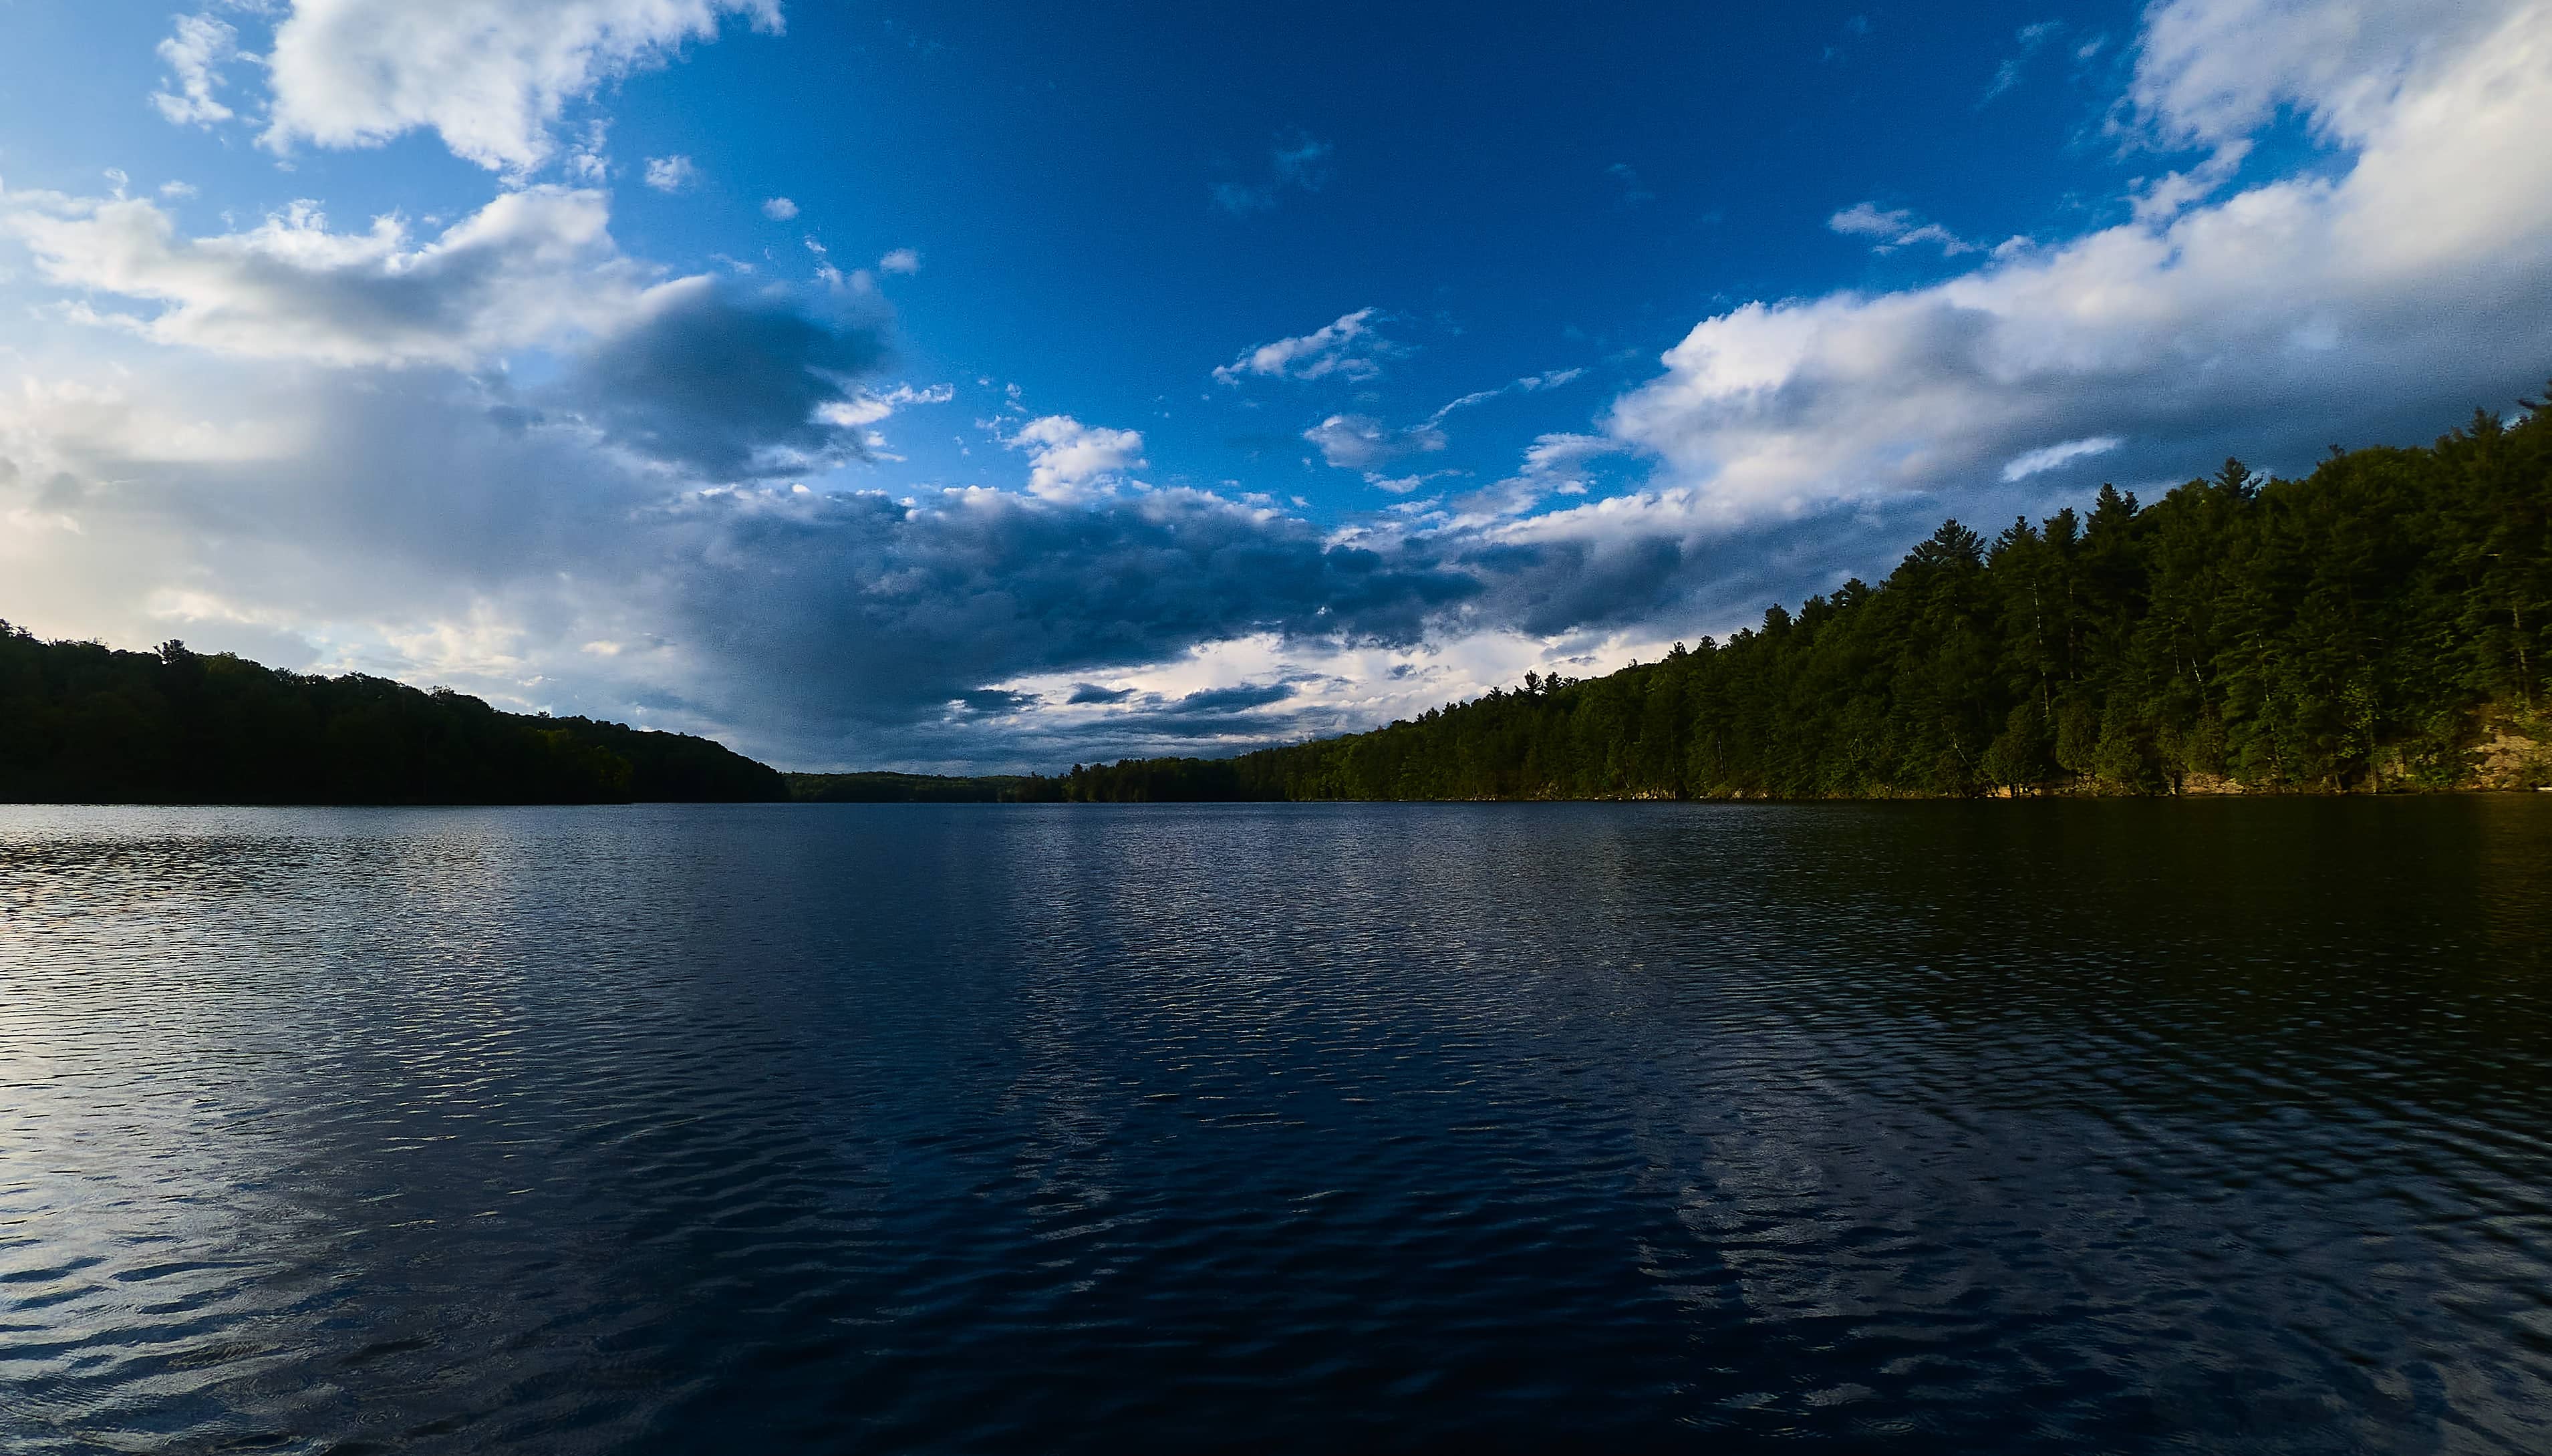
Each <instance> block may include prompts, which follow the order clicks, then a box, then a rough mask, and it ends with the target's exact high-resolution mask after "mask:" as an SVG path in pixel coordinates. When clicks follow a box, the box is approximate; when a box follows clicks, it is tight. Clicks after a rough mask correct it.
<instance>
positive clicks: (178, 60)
mask: <svg viewBox="0 0 2552 1456" xmlns="http://www.w3.org/2000/svg"><path fill="white" fill-rule="evenodd" d="M238 57H239V32H237V31H235V30H233V29H231V28H230V27H229V26H227V25H225V24H223V23H222V22H220V21H217V20H215V19H213V18H212V17H211V16H209V15H181V16H179V17H177V21H176V29H175V31H174V32H173V33H172V34H171V35H170V36H169V37H168V39H166V40H164V41H162V42H160V59H161V60H163V61H165V62H167V65H168V74H169V76H170V78H171V79H172V81H173V82H174V84H175V87H176V89H175V90H173V91H169V90H164V89H163V90H159V91H154V92H152V93H151V104H152V105H153V106H155V107H157V108H159V111H160V115H161V116H163V117H166V118H167V119H168V120H169V121H170V122H172V123H174V124H176V125H178V126H181V127H209V126H211V125H213V124H214V123H215V122H226V121H229V120H230V119H231V117H232V116H233V115H235V113H234V112H233V111H232V110H231V109H230V108H229V107H227V106H224V105H223V104H222V103H221V102H220V101H219V100H217V99H215V98H214V96H213V92H214V91H215V90H216V89H218V88H219V87H220V86H221V85H222V84H223V82H222V75H221V68H222V67H223V66H224V65H226V64H228V63H229V62H231V61H232V60H235V59H237V58H238Z"/></svg>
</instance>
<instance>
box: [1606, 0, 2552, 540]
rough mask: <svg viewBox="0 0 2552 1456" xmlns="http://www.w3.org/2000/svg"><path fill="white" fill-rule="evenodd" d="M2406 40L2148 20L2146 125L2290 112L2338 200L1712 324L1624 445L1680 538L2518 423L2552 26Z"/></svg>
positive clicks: (2549, 192)
mask: <svg viewBox="0 0 2552 1456" xmlns="http://www.w3.org/2000/svg"><path fill="white" fill-rule="evenodd" d="M2397 10H2398V11H2399V12H2400V13H2394V12H2393V11H2392V10H2391V9H2387V8H2386V7H2372V6H2370V7H2358V8H2351V7H2349V6H2345V5H2338V6H2328V7H2313V8H2311V9H2310V10H2309V11H2306V10H2302V9H2298V8H2297V7H2292V6H2286V5H2281V4H2270V3H2266V0H2242V3H2233V0H2175V3H2170V4H2165V5H2162V6H2160V7H2157V8H2156V9H2155V10H2154V11H2153V12H2151V14H2150V15H2149V18H2148V26H2149V35H2148V40H2147V43H2146V50H2145V52H2144V54H2143V55H2142V57H2141V59H2140V61H2139V66H2138V80H2137V83H2136V95H2137V97H2138V98H2139V104H2140V105H2141V106H2142V107H2143V108H2144V114H2145V115H2146V116H2147V117H2148V119H2149V124H2150V125H2152V126H2154V127H2156V128H2159V129H2162V130H2163V131H2165V132H2168V133H2171V134H2174V135H2177V136H2179V137H2180V139H2181V140H2182V141H2185V142H2189V143H2191V144H2196V145H2206V146H2211V147H2216V148H2219V149H2220V148H2222V147H2225V146H2228V145H2239V143H2240V142H2241V141H2242V140H2243V139H2242V138H2241V137H2240V136H2238V135H2236V134H2235V133H2234V132H2233V131H2232V130H2231V129H2232V128H2235V127H2238V126H2240V125H2244V124H2253V123H2259V122H2262V121H2264V120H2265V119H2266V118H2267V117H2268V116H2269V115H2270V111H2269V110H2268V108H2269V107H2270V105H2271V104H2272V102H2273V101H2279V102H2283V103H2286V104H2291V105H2293V106H2295V107H2296V108H2297V109H2298V110H2299V111H2300V112H2302V113H2303V114H2305V115H2306V116H2308V117H2309V118H2311V119H2312V125H2313V126H2314V127H2315V128H2316V129H2317V130H2318V131H2319V132H2320V133H2321V134H2323V135H2325V136H2326V137H2328V138H2330V139H2332V140H2333V141H2334V142H2341V143H2345V145H2346V147H2347V149H2348V151H2349V153H2351V154H2353V155H2351V156H2346V157H2344V158H2342V160H2343V162H2344V165H2342V166H2341V167H2339V168H2337V169H2336V171H2335V172H2334V173H2332V174H2328V175H2316V174H2313V173H2312V172H2307V173H2305V174H2302V175H2297V176H2293V177H2288V178H2285V179H2280V180H2274V181H2267V182H2263V183H2260V184H2258V185H2256V186H2253V187H2250V188H2249V189H2247V190H2244V191H2241V192H2238V193H2235V194H2233V195H2230V196H2227V197H2224V198H2222V199H2221V200H2220V201H2217V202H2213V203H2209V204H2205V205H2194V206H2186V207H2182V208H2175V209H2173V210H2172V211H2171V215H2170V216H2169V217H2168V219H2167V220H2165V219H2159V218H2157V217H2156V216H2155V215H2154V214H2153V213H2151V212H2148V213H2146V214H2145V215H2144V216H2141V217H2139V218H2138V219H2137V220H2135V221H2131V222H2129V223H2126V224H2122V225H2119V226H2116V227H2112V228H2107V229H2104V230H2102V231H2099V232H2095V233H2092V234H2090V235H2088V236H2085V237H2082V238H2079V239H2076V240H2074V241H2073V242H2071V243H2068V244H2064V245H2062V246H2053V247H2043V248H2036V249H2025V250H2015V251H2013V252H2010V253H2007V254H2003V255H2001V256H1999V257H1998V258H1997V259H1996V260H1993V261H1990V262H1987V263H1985V264H1984V265H1982V266H1980V267H1977V268H1976V269H1974V270H1973V271H1971V272H1968V273H1967V274H1965V275H1962V276H1960V277H1956V278H1953V279H1950V280H1948V281H1946V282H1943V283H1940V284H1937V285H1934V286H1931V287H1926V288H1919V289H1913V290H1908V291H1902V292H1892V293H1879V294H1862V293H1850V292H1847V293H1835V294H1829V295H1826V296H1824V297H1819V298H1810V299H1803V300H1790V301H1784V302H1780V303H1772V304H1766V303H1753V304H1748V305H1746V306H1745V307H1742V308H1739V309H1736V310H1733V311H1731V312H1729V313H1725V314H1722V315H1719V316H1717V317H1715V318H1711V319H1707V320H1704V321H1703V322H1702V323H1700V324H1699V325H1698V326H1696V327H1695V328H1694V329H1693V330H1692V331H1691V333H1690V334H1689V335H1688V336H1687V337H1686V338H1685V339H1684V340H1683V342H1682V343H1680V344H1678V345H1676V346H1675V347H1674V349H1672V350H1671V351H1669V352H1668V353H1667V354H1666V355H1665V357H1664V360H1663V363H1664V364H1665V372H1664V373H1663V374H1662V375H1661V376H1660V377H1658V378H1656V379H1655V380H1653V381H1652V382H1650V383H1648V384H1647V385H1645V386H1643V387H1641V388H1639V389H1636V390H1634V391H1632V392H1631V393H1629V394H1627V395H1624V396H1623V397H1622V398H1620V399H1619V400H1617V401H1616V402H1615V403H1614V405H1613V407H1612V409H1611V411H1610V413H1609V415H1608V416H1607V417H1606V421H1605V425H1606V428H1607V430H1608V432H1609V433H1610V434H1611V435H1612V436H1613V437H1614V438H1616V439H1617V440H1620V441H1621V442H1623V443H1625V444H1628V445H1632V446H1635V447H1637V448H1639V449H1641V450H1643V451H1646V452H1648V453H1649V454H1650V455H1652V456H1653V457H1654V459H1655V460H1656V461H1657V463H1658V466H1659V473H1658V477H1657V483H1658V489H1657V491H1656V492H1655V493H1654V496H1653V498H1652V501H1651V504H1652V506H1653V507H1654V508H1655V509H1656V510H1657V511H1658V512H1659V513H1660V515H1659V519H1660V521H1664V520H1665V519H1667V518H1669V517H1672V518H1677V519H1688V520H1693V521H1700V520H1709V521H1715V522H1717V523H1719V525H1721V526H1723V527H1724V526H1726V525H1729V524H1732V523H1734V522H1737V521H1741V520H1753V519H1761V518H1764V517H1765V516H1777V515H1780V514H1783V513H1789V512H1796V511H1800V510H1805V509H1809V508H1811V507H1813V506H1816V505H1817V504H1819V503H1822V502H1832V501H1839V500H1870V499H1878V498H1885V497H1889V496H1898V495H1902V494H1903V493H1906V492H1930V491H1940V490H1944V489H1949V488H1953V487H1956V486H1959V485H1960V484H1961V483H1962V482H1976V481H1981V480H1989V479H1992V478H1993V477H1994V476H1996V475H1997V474H1998V473H1999V471H2000V470H2001V468H2002V467H2003V465H2004V463H2006V462H2010V461H2013V460H2014V459H2015V458H2016V457H2022V456H2024V455H2025V454H2026V453H2028V452H2030V451H2033V450H2037V449H2040V448H2042V446H2043V443H2044V442H2046V441H2050V440H2057V441H2081V440H2086V439H2094V438H2107V437H2116V438H2119V439H2121V440H2123V441H2125V442H2127V443H2126V444H2124V445H2122V446H2121V447H2120V448H2119V450H2118V451H2117V452H2116V454H2117V455H2118V457H2119V464H2118V466H2117V467H2116V468H2118V469H2119V470H2120V471H2122V472H2132V471H2136V470H2147V471H2153V472H2156V473H2160V472H2163V471H2172V472H2175V473H2176V472H2179V471H2181V470H2185V469H2186V468H2188V462H2189V460H2190V459H2191V458H2192V457H2194V458H2195V459H2197V460H2199V461H2203V460H2204V459H2206V458H2208V456H2209V455H2210V454H2213V455H2219V456H2220V455H2221V454H2222V453H2224V451H2225V450H2226V449H2227V448H2228V447H2239V448H2240V449H2242V451H2243V452H2244V453H2245V454H2253V453H2254V452H2286V451H2291V452H2296V454H2295V455H2288V456H2283V457H2270V458H2268V459H2266V461H2265V463H2270V464H2276V463H2278V460H2279V459H2284V460H2286V461H2287V462H2289V463H2292V464H2297V465H2300V464H2302V463H2303V462H2304V461H2306V460H2309V459H2310V457H2311V455H2313V454H2318V452H2319V448H2320V446H2321V445H2323V444H2325V443H2328V442H2329V441H2331V440H2335V439H2345V440H2365V439H2368V438H2369V433H2368V432H2370V431H2376V430H2382V431H2392V430H2394V429H2397V428H2401V427H2403V425H2406V424H2407V422H2412V421H2418V422H2422V423H2420V424H2417V425H2410V426H2408V427H2409V428H2417V429H2421V430H2426V429H2433V428H2434V426H2433V422H2434V421H2435V420H2437V419H2439V418H2445V417H2451V416H2452V415H2453V414H2457V413H2460V412H2462V411H2463V410H2466V409H2469V408H2470V407H2471V406H2472V405H2473V404H2474V403H2476V402H2482V401H2490V400H2499V399H2505V398H2508V397H2511V396H2512V395H2513V394H2514V393H2515V392H2516V391H2518V390H2520V389H2522V388H2523V387H2525V386H2526V385H2527V384H2528V383H2529V382H2531V381H2532V380H2533V379H2534V377H2535V376H2536V375H2539V374H2540V373H2541V372H2543V367H2544V365H2543V360H2544V354H2543V340H2544V338H2545V337H2546V335H2547V330H2546V325H2547V323H2552V149H2546V148H2544V147H2543V146H2542V145H2541V140H2540V139H2541V138H2542V137H2543V136H2544V135H2546V134H2547V133H2552V9H2547V8H2546V7H2543V6H2541V5H2538V4H2520V3H2512V0H2502V3H2498V4H2490V5H2472V6H2468V7H2453V6H2430V5H2410V6H2402V7H2398V8H2397ZM2450 11H2451V12H2452V15H2451V18H2450V19H2449V18H2448V14H2447V13H2448V12H2450ZM2404 15H2417V16H2422V17H2425V18H2427V19H2428V20H2430V21H2433V22H2436V24H2435V25H2434V27H2433V28H2432V29H2430V30H2427V31H2424V32H2422V31H2419V30H2417V29H2416V28H2413V27H2410V26H2408V25H2406V24H2405V22H2404V19H2403V17H2404ZM2334 16H2336V17H2337V18H2336V19H2334V18H2333V17H2334ZM2352 27H2354V28H2353V29H2352ZM2371 36H2382V37H2386V38H2389V40H2390V42H2391V44H2390V45H2373V44H2370V42H2369V37H2371ZM2263 78H2265V79H2263ZM1873 211H1874V210H1873ZM1885 216H1886V215H1885V214H1877V215H1876V220H1884V219H1885ZM1876 220H1873V222H1872V223H1871V226H1872V228H1873V229H1874V228H1875V226H1876ZM2396 422H2400V423H2397V424H2396ZM2377 438H2380V437H2377ZM2128 477H2129V478H2133V475H2132V473H2129V474H2128ZM2144 478H2148V479H2149V478H2152V475H2150V474H2148V475H2146V476H2145V477H2144ZM1665 529H1679V528H1674V527H1665Z"/></svg>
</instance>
